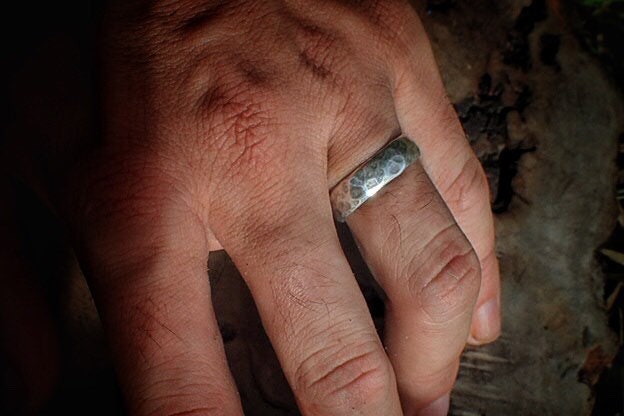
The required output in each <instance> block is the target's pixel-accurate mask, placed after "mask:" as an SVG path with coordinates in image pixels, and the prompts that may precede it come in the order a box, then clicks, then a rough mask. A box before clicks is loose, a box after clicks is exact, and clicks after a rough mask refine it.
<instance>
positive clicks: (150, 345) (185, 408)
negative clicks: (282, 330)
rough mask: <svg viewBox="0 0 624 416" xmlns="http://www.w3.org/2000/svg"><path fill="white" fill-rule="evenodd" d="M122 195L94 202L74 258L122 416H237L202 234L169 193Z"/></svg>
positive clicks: (150, 188) (141, 190) (141, 187)
mask: <svg viewBox="0 0 624 416" xmlns="http://www.w3.org/2000/svg"><path fill="white" fill-rule="evenodd" d="M128 177H134V176H133V175H125V176H124V178H122V180H121V181H120V183H122V184H126V183H128V179H127V178H128ZM127 186H128V187H129V188H128V189H125V188H123V186H122V187H121V189H119V188H120V187H116V188H117V189H116V190H115V194H114V195H131V197H127V199H124V198H121V199H120V198H119V197H116V198H113V197H111V196H106V194H102V193H100V195H104V196H102V198H103V201H104V202H98V205H97V207H91V208H90V209H88V210H85V211H87V212H91V214H90V215H89V218H88V219H87V220H86V222H85V223H83V224H81V225H82V227H81V228H82V230H87V231H83V235H82V237H83V239H84V240H83V241H82V243H83V244H81V246H80V251H81V252H80V256H79V258H80V260H81V265H82V266H83V267H85V268H86V270H85V272H86V273H85V274H86V275H87V277H88V279H89V283H90V287H91V289H92V291H93V294H94V298H95V301H96V304H97V306H98V310H99V312H100V315H101V317H102V321H103V324H104V328H105V330H106V333H107V335H108V338H109V341H110V344H111V348H112V352H113V356H114V359H115V364H116V369H117V371H118V376H119V379H120V384H121V386H122V389H123V392H124V395H125V398H126V401H127V407H128V410H129V413H130V414H133V415H153V414H158V415H182V414H184V415H187V414H188V415H191V414H225V415H240V414H242V410H241V405H240V402H239V398H238V394H237V392H236V388H235V385H234V382H233V380H232V377H231V375H230V373H229V370H228V366H227V363H226V359H225V354H224V348H223V344H222V339H221V336H220V333H219V328H218V326H217V323H216V319H215V316H214V312H213V310H212V307H211V302H210V287H209V281H208V276H207V271H206V270H207V266H206V265H207V259H208V250H207V245H206V240H205V234H204V228H203V227H202V224H199V223H198V221H197V220H196V218H197V217H196V216H194V215H192V214H191V213H189V212H188V211H187V210H186V209H179V208H178V206H179V205H183V206H184V204H180V201H184V200H185V198H184V196H183V195H179V194H175V195H173V194H172V193H171V192H167V191H168V190H169V189H172V188H174V189H175V188H176V187H174V186H165V185H161V186H157V185H153V184H146V183H145V181H137V186H136V187H135V186H133V185H127ZM124 191H127V192H124ZM109 195H110V193H109Z"/></svg>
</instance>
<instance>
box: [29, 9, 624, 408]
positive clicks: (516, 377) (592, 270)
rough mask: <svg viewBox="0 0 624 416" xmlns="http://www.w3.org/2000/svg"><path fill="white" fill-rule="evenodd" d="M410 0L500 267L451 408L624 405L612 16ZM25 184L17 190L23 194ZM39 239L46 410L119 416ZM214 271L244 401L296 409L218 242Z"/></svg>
mask: <svg viewBox="0 0 624 416" xmlns="http://www.w3.org/2000/svg"><path fill="white" fill-rule="evenodd" d="M415 7H417V9H418V10H419V12H420V13H421V15H422V18H423V21H424V22H425V26H426V27H427V30H428V33H429V35H430V37H431V40H432V42H433V46H434V51H435V54H436V57H437V59H438V62H439V65H440V67H441V71H442V74H443V78H444V81H445V83H446V86H447V89H448V93H449V96H450V98H451V100H452V102H453V103H454V104H455V105H456V109H457V112H458V114H459V116H460V118H461V120H462V122H463V125H464V128H465V130H466V133H467V135H468V138H469V140H470V142H471V143H472V145H473V148H474V149H475V151H476V153H477V154H478V156H479V158H480V159H481V161H482V162H483V165H484V167H485V169H486V171H487V174H488V178H489V180H490V185H491V192H492V199H493V207H492V208H493V210H494V212H495V213H496V222H497V236H498V245H497V254H498V257H499V259H500V264H501V272H502V279H503V297H502V303H503V314H504V323H503V334H502V336H501V338H500V340H499V341H497V342H496V343H494V344H492V345H490V346H487V347H483V348H478V349H472V348H469V349H467V350H466V351H465V353H464V356H463V359H462V363H461V368H460V375H459V380H458V382H457V385H456V388H455V390H454V394H453V397H452V406H451V414H452V415H456V416H477V415H488V416H499V415H506V416H515V415H523V416H530V415H590V414H592V412H593V414H595V415H612V414H613V415H615V414H618V413H617V412H620V413H619V414H621V412H624V410H623V409H622V407H621V400H622V399H621V386H622V384H621V382H622V376H621V374H622V372H621V371H620V370H621V368H622V367H621V365H620V364H618V361H617V360H616V361H615V362H616V365H615V366H612V362H614V359H615V357H616V355H617V352H618V348H619V346H620V344H621V339H619V337H621V336H622V331H621V330H618V328H619V327H620V326H621V325H622V322H621V319H619V320H618V319H615V318H617V316H619V315H618V314H621V311H622V308H620V306H618V305H623V304H624V301H622V300H621V298H622V297H623V296H621V295H620V294H621V293H622V292H621V286H622V285H621V282H622V281H624V279H623V278H622V276H623V275H624V271H621V270H620V269H618V267H619V266H618V261H617V259H618V258H619V257H617V253H618V252H619V251H618V250H620V251H621V248H622V247H624V244H619V243H618V241H620V240H621V241H624V238H621V239H620V240H617V238H616V237H617V236H618V235H619V234H617V233H616V234H617V235H616V236H615V237H614V230H615V229H616V224H617V219H618V207H617V204H616V198H615V194H616V187H617V183H618V166H617V163H616V158H617V156H618V149H619V147H618V146H621V144H620V140H621V137H623V135H624V100H623V96H622V86H623V84H622V81H621V79H619V78H618V75H621V74H622V72H621V71H620V69H621V68H622V67H621V66H618V65H624V64H623V63H622V62H624V60H622V62H620V61H619V60H618V59H619V58H618V55H617V53H612V52H611V49H610V48H611V46H610V45H611V44H610V43H609V42H611V41H612V36H611V35H610V32H609V33H606V34H602V38H600V37H598V34H597V31H598V30H599V28H601V27H607V26H608V24H605V25H606V26H605V25H602V26H601V24H600V23H599V22H600V20H599V19H600V15H599V14H593V13H595V12H596V9H595V8H594V9H591V11H589V12H588V11H587V10H585V9H583V8H582V7H584V6H578V7H577V6H574V5H572V4H571V3H570V4H568V5H562V4H560V3H559V2H558V1H554V0H553V1H545V0H475V1H470V2H468V1H462V0H430V1H428V2H420V3H418V4H415ZM587 13H590V15H589V17H588V16H587V15H586V14H587ZM609 16H611V15H609ZM609 19H610V17H609ZM609 24H610V23H609ZM605 45H606V46H605ZM80 48H81V47H79V48H78V49H79V50H80ZM621 159H623V160H624V158H621ZM30 198H31V197H30V196H29V195H27V194H25V195H24V196H23V200H24V203H25V204H30V203H32V202H33V201H32V200H31V199H30ZM33 213H34V215H36V216H37V218H38V220H37V221H34V222H32V221H31V222H30V223H29V224H26V225H25V227H27V228H29V229H30V233H31V234H33V235H36V234H37V233H42V232H46V233H48V232H49V234H53V233H54V231H55V230H56V228H55V227H57V224H56V223H55V221H54V219H53V218H52V217H50V216H49V215H48V214H46V213H44V211H43V209H41V210H37V209H35V210H34V211H31V212H30V214H33ZM339 231H340V235H341V237H342V240H343V243H344V249H345V252H346V253H347V255H348V257H349V259H350V261H351V263H352V266H353V269H354V271H355V273H356V276H357V277H358V280H359V281H360V283H361V287H362V290H363V291H364V294H365V296H366V298H367V301H368V302H369V306H370V309H371V313H372V314H373V317H374V318H375V322H376V324H377V326H378V327H379V329H380V331H381V330H383V304H382V301H381V299H380V297H379V296H378V295H377V292H376V289H375V285H374V284H373V283H372V277H371V276H370V273H369V272H368V270H367V269H366V266H365V265H364V264H363V262H362V260H361V258H360V257H359V255H358V253H357V250H356V248H355V245H354V244H353V241H352V240H351V238H350V235H349V232H348V230H347V229H345V228H340V229H339ZM622 235H624V233H622ZM40 240H41V241H36V242H34V243H33V244H32V245H33V247H32V248H33V250H34V252H36V253H39V254H36V255H37V256H39V257H37V259H38V261H39V262H40V263H42V264H44V265H45V266H43V267H41V269H42V273H43V274H47V275H48V277H47V279H56V281H57V283H55V284H54V285H52V286H53V288H54V290H52V291H51V293H52V295H51V296H53V297H54V304H55V305H56V309H57V312H58V317H59V322H60V324H61V328H62V331H61V333H62V353H63V357H64V364H63V373H62V381H63V383H62V387H61V389H60V390H59V392H58V394H57V397H56V399H55V401H54V402H53V403H52V405H51V406H50V408H49V410H48V411H47V413H49V414H56V413H57V412H62V413H63V414H101V415H111V414H121V410H120V409H121V399H120V398H119V393H118V391H117V388H116V385H115V382H114V373H113V371H112V368H111V365H110V361H109V359H108V356H107V352H106V349H105V347H104V341H103V335H102V332H101V328H100V326H99V321H98V319H97V313H96V311H95V308H94V306H93V303H92V300H91V299H90V296H89V295H88V289H87V286H86V283H85V281H84V279H83V277H82V275H81V273H80V270H79V268H78V266H77V264H76V263H75V260H74V259H73V257H72V255H71V252H69V251H67V250H65V249H59V248H58V247H59V245H62V244H60V243H59V241H58V240H54V239H50V238H47V239H40ZM616 240H617V241H616ZM61 243H62V241H61ZM600 248H602V249H603V251H601V253H603V256H602V257H600V256H599V255H597V252H598V251H597V250H599V249H600ZM605 248H606V249H607V250H610V251H607V252H606V253H607V256H606V257H608V259H606V260H605V259H604V257H605V255H604V249H605ZM613 253H616V254H613ZM609 255H610V257H609ZM623 256H624V255H623ZM59 257H60V258H62V260H59V259H58V258H59ZM613 258H615V260H613ZM209 269H210V278H211V282H212V286H213V301H214V305H215V309H216V312H217V316H218V320H219V324H220V328H221V332H222V336H223V338H224V341H225V347H226V352H227V355H228V358H229V362H230V364H231V368H232V372H233V374H234V376H235V379H236V382H237V384H238V387H239V389H240V393H241V398H242V400H243V403H244V407H245V410H246V414H248V415H296V414H298V412H297V410H296V405H295V402H294V399H293V397H292V394H291V392H290V390H289V388H288V386H287V384H286V382H285V380H284V377H283V375H282V374H281V371H280V369H279V365H278V363H277V360H276V358H275V356H274V353H273V350H272V348H271V346H270V344H269V342H268V339H267V338H266V335H265V334H264V332H263V329H262V326H261V323H260V320H259V318H258V315H257V312H256V310H255V307H254V306H253V302H252V299H251V297H250V295H249V293H248V291H247V289H246V287H245V285H244V283H243V281H242V279H241V278H240V275H239V274H238V272H237V271H236V268H235V267H234V265H233V264H232V262H231V261H230V260H229V259H228V257H227V255H226V254H225V253H223V252H219V253H213V255H211V258H210V262H209ZM618 279H619V280H618ZM614 311H615V312H614ZM614 316H615V318H614ZM618 383H619V384H618ZM596 398H597V400H596ZM596 402H598V406H599V407H597V409H598V410H595V411H594V408H595V406H596ZM87 409H88V410H87ZM93 409H96V410H95V411H94V410H93Z"/></svg>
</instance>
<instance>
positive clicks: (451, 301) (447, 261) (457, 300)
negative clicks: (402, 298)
mask: <svg viewBox="0 0 624 416" xmlns="http://www.w3.org/2000/svg"><path fill="white" fill-rule="evenodd" d="M423 258H425V259H427V260H426V261H425V262H424V264H422V265H415V264H413V262H412V264H410V265H409V267H410V269H411V270H413V272H411V273H408V276H409V278H408V284H409V290H408V291H407V292H408V293H409V296H410V299H411V300H412V301H413V300H414V299H415V300H416V301H417V303H418V305H419V306H420V308H421V309H422V310H423V311H424V312H425V314H426V315H427V317H428V318H429V321H430V323H432V324H439V323H444V322H449V321H451V320H453V319H455V318H457V317H458V316H460V315H462V314H467V313H470V312H471V311H472V307H473V305H474V302H475V301H476V299H477V295H478V293H479V286H480V282H481V268H480V264H479V259H478V258H477V255H476V253H475V252H474V250H473V249H472V247H471V246H470V244H469V243H468V241H467V240H466V238H465V237H464V236H463V235H462V234H461V231H460V230H459V228H458V227H457V226H456V225H455V224H453V225H451V226H449V227H448V228H446V229H444V230H442V231H440V232H439V233H437V234H436V236H435V237H434V238H433V239H432V240H431V241H430V242H429V243H428V244H427V245H426V246H425V249H424V251H423V256H422V257H420V256H419V260H422V259H423Z"/></svg>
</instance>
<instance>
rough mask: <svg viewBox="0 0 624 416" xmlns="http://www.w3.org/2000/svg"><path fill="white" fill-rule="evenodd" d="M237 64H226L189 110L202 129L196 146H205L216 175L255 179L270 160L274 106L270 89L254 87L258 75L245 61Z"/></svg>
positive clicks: (259, 77)
mask: <svg viewBox="0 0 624 416" xmlns="http://www.w3.org/2000/svg"><path fill="white" fill-rule="evenodd" d="M241 65H242V66H241ZM241 65H238V66H235V67H234V68H232V66H231V65H227V67H226V69H225V70H224V71H222V72H223V74H222V75H221V76H220V77H219V79H218V80H216V82H214V83H213V84H212V85H211V86H209V87H208V88H206V89H204V91H203V92H202V93H201V95H200V96H199V98H198V99H197V101H196V106H195V108H196V111H195V114H196V115H197V116H196V121H197V122H198V123H197V124H198V125H199V126H201V127H203V128H202V129H201V130H200V134H199V140H200V142H201V143H200V148H201V147H207V149H208V152H209V153H210V155H211V157H210V163H211V164H214V165H215V166H216V168H217V169H220V171H219V173H220V175H219V176H220V177H231V176H235V175H238V174H241V173H246V174H247V175H251V176H255V175H256V174H257V173H258V172H261V171H263V168H264V167H265V166H266V165H267V163H270V162H271V161H272V160H273V159H274V155H273V154H272V153H273V152H272V150H273V149H274V146H273V145H274V144H275V142H276V140H274V139H275V137H274V136H275V134H274V131H275V129H276V126H277V122H276V117H275V114H276V112H277V110H276V108H278V107H279V103H278V102H277V100H276V99H275V94H273V93H272V92H271V89H270V88H263V87H260V86H258V85H257V82H261V81H260V80H261V79H262V78H263V77H264V75H263V73H262V71H261V70H259V69H255V67H254V66H253V65H252V64H250V63H244V64H241ZM269 138H271V139H272V140H269Z"/></svg>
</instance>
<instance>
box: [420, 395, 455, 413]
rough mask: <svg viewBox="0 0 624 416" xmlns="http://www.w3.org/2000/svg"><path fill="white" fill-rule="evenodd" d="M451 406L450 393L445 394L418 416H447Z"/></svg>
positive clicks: (422, 410)
mask: <svg viewBox="0 0 624 416" xmlns="http://www.w3.org/2000/svg"><path fill="white" fill-rule="evenodd" d="M450 404H451V395H450V393H447V394H445V395H444V396H442V397H440V398H439V399H437V400H436V401H434V402H432V403H431V404H429V405H428V406H427V407H425V408H423V409H421V410H420V412H418V416H446V415H447V414H448V411H449V406H450Z"/></svg>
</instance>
